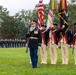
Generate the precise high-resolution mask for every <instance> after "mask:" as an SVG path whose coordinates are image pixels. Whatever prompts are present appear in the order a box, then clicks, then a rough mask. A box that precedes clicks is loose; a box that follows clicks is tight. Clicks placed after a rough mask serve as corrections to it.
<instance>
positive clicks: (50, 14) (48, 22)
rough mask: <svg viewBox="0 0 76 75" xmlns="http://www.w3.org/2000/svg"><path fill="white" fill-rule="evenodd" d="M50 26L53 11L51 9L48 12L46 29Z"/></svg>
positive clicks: (51, 24)
mask: <svg viewBox="0 0 76 75" xmlns="http://www.w3.org/2000/svg"><path fill="white" fill-rule="evenodd" d="M50 26H53V11H52V10H51V9H50V10H49V12H48V20H47V29H49V27H50Z"/></svg>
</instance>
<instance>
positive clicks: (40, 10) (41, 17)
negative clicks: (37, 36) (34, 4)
mask: <svg viewBox="0 0 76 75" xmlns="http://www.w3.org/2000/svg"><path fill="white" fill-rule="evenodd" d="M43 23H44V7H43V0H39V4H38V28H40V27H41V25H42V24H43Z"/></svg>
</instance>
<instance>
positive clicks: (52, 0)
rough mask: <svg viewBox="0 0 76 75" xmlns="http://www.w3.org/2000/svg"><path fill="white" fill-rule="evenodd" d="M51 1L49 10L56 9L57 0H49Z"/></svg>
mask: <svg viewBox="0 0 76 75" xmlns="http://www.w3.org/2000/svg"><path fill="white" fill-rule="evenodd" d="M50 3H51V10H53V11H54V10H56V9H57V7H58V5H57V0H50Z"/></svg>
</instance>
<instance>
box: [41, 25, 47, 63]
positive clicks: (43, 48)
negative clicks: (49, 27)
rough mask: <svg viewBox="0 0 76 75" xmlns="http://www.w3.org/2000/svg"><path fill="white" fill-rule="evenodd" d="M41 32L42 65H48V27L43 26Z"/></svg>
mask: <svg viewBox="0 0 76 75" xmlns="http://www.w3.org/2000/svg"><path fill="white" fill-rule="evenodd" d="M40 30H41V33H42V44H41V47H40V53H41V64H47V51H46V39H45V37H46V36H45V32H46V25H42V26H41V28H40Z"/></svg>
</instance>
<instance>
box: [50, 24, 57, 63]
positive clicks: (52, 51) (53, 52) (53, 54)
mask: <svg viewBox="0 0 76 75" xmlns="http://www.w3.org/2000/svg"><path fill="white" fill-rule="evenodd" d="M56 31H57V23H54V25H53V26H51V27H50V33H49V35H50V43H49V48H50V58H51V64H56V63H57V50H56Z"/></svg>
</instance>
